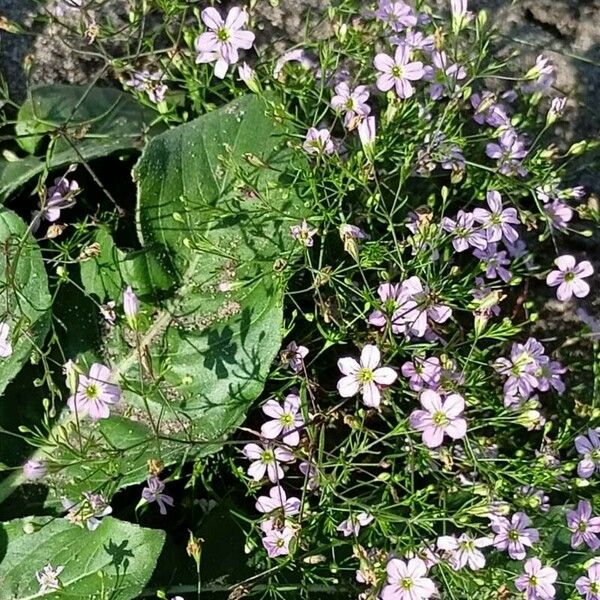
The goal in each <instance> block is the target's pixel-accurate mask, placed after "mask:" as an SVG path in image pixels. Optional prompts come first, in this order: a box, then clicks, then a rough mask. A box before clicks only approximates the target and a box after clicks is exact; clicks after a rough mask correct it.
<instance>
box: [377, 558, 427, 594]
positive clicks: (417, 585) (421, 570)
mask: <svg viewBox="0 0 600 600" xmlns="http://www.w3.org/2000/svg"><path fill="white" fill-rule="evenodd" d="M386 571H387V583H386V585H385V587H384V588H383V590H382V591H381V600H427V598H431V597H432V596H433V595H435V594H437V588H436V586H435V584H434V583H433V581H432V580H431V579H429V578H428V577H426V575H427V567H426V566H425V563H424V562H423V561H422V560H421V559H420V558H411V559H410V560H409V561H408V562H405V561H403V560H400V559H399V558H392V559H391V560H390V561H389V562H388V564H387V567H386Z"/></svg>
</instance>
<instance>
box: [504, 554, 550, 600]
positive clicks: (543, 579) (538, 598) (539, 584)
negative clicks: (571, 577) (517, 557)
mask: <svg viewBox="0 0 600 600" xmlns="http://www.w3.org/2000/svg"><path fill="white" fill-rule="evenodd" d="M523 570H524V571H525V573H523V575H520V576H519V577H518V578H517V580H516V581H515V586H516V588H517V589H518V590H519V591H520V592H525V598H526V600H552V598H554V596H555V595H556V590H555V589H554V586H553V585H552V584H553V583H554V582H555V581H556V578H557V576H558V573H557V572H556V571H555V570H554V569H553V568H552V567H542V562H541V561H540V559H539V558H530V559H529V560H528V561H526V562H525V565H524V567H523Z"/></svg>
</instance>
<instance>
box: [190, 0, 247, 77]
mask: <svg viewBox="0 0 600 600" xmlns="http://www.w3.org/2000/svg"><path fill="white" fill-rule="evenodd" d="M201 16H202V21H203V22H204V24H205V25H206V27H208V29H209V31H205V32H204V33H202V34H200V35H199V36H198V37H197V38H196V41H195V43H194V47H195V49H196V52H197V56H196V62H197V63H212V62H214V63H215V76H216V77H218V78H219V79H223V77H225V74H226V73H227V69H228V68H229V66H230V65H233V64H235V63H236V62H237V61H238V60H239V53H238V50H239V49H240V48H242V49H244V50H249V49H250V48H252V44H253V43H254V34H253V33H252V32H251V31H247V30H245V29H243V27H244V26H245V25H246V22H247V21H248V13H246V12H245V11H244V10H242V9H241V8H239V7H237V6H235V7H233V8H232V9H230V11H229V13H228V14H227V17H226V18H225V20H223V17H222V16H221V15H220V14H219V12H218V11H217V10H216V9H215V8H212V7H209V8H205V9H204V10H203V11H202V14H201Z"/></svg>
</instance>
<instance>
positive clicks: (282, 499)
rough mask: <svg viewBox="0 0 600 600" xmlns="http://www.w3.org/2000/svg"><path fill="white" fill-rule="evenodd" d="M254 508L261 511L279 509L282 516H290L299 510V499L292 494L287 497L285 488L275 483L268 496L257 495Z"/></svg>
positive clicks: (269, 511)
mask: <svg viewBox="0 0 600 600" xmlns="http://www.w3.org/2000/svg"><path fill="white" fill-rule="evenodd" d="M256 510H257V511H258V512H261V513H271V512H274V511H280V512H281V513H282V514H283V516H284V517H290V516H292V515H297V514H298V513H299V512H300V500H299V499H298V498H296V497H294V496H291V497H290V498H288V497H287V495H286V493H285V490H284V489H283V488H282V487H281V486H279V485H275V486H273V487H272V488H271V489H270V490H269V495H268V496H259V497H258V500H257V501H256Z"/></svg>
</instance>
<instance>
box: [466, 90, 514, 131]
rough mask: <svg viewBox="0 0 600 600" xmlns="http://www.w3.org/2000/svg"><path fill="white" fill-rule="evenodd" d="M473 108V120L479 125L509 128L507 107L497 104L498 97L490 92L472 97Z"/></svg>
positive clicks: (475, 94)
mask: <svg viewBox="0 0 600 600" xmlns="http://www.w3.org/2000/svg"><path fill="white" fill-rule="evenodd" d="M470 100H471V106H472V107H473V108H474V109H475V115H474V116H473V119H474V120H475V122H476V123H478V124H479V125H483V124H484V123H487V124H488V125H489V126H490V127H508V126H509V125H510V117H509V115H508V109H507V107H506V106H505V105H504V104H502V103H499V102H496V96H495V94H493V93H492V92H490V91H487V90H485V91H483V92H482V93H481V94H479V93H474V94H472V95H471V99H470Z"/></svg>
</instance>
